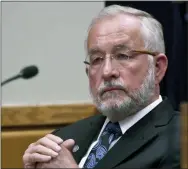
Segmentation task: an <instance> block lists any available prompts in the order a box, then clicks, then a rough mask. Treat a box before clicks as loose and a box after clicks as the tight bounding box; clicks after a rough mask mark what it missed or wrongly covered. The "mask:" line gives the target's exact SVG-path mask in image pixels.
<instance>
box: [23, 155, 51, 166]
mask: <svg viewBox="0 0 188 169" xmlns="http://www.w3.org/2000/svg"><path fill="white" fill-rule="evenodd" d="M51 158H52V157H51V156H46V155H42V154H38V153H33V154H25V155H24V156H23V161H24V163H25V164H32V163H36V162H48V161H49V160H51Z"/></svg>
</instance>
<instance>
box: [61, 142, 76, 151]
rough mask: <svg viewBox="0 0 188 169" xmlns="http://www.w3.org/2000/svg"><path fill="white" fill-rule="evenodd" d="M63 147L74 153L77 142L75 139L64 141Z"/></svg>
mask: <svg viewBox="0 0 188 169" xmlns="http://www.w3.org/2000/svg"><path fill="white" fill-rule="evenodd" d="M61 145H63V146H64V147H66V148H67V149H68V150H69V151H72V149H73V147H74V145H75V141H74V140H73V139H68V140H66V141H64V142H63V143H62V144H61Z"/></svg>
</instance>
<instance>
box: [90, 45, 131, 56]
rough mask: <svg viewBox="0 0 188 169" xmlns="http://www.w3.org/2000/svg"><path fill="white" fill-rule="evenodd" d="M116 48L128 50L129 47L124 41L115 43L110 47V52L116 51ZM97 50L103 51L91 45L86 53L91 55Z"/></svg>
mask: <svg viewBox="0 0 188 169" xmlns="http://www.w3.org/2000/svg"><path fill="white" fill-rule="evenodd" d="M117 50H129V47H128V46H127V45H126V44H125V43H121V44H116V45H115V46H113V48H112V53H114V52H116V51H117ZM97 52H100V53H103V52H104V51H102V50H101V49H100V48H99V47H98V46H93V47H91V48H90V49H89V50H88V55H92V54H94V53H97Z"/></svg>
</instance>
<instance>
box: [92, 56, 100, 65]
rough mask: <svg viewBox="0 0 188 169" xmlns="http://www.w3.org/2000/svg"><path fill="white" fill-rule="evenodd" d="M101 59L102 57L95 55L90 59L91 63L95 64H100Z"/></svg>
mask: <svg viewBox="0 0 188 169" xmlns="http://www.w3.org/2000/svg"><path fill="white" fill-rule="evenodd" d="M102 61H103V58H102V57H96V58H93V59H91V64H92V65H97V64H100V63H101V62H102Z"/></svg>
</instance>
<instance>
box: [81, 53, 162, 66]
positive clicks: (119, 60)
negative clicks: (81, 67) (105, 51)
mask: <svg viewBox="0 0 188 169" xmlns="http://www.w3.org/2000/svg"><path fill="white" fill-rule="evenodd" d="M135 54H148V55H152V56H156V55H158V54H159V52H150V51H147V50H129V51H125V52H117V53H116V54H112V55H111V56H110V58H111V59H112V60H114V62H115V63H116V64H121V65H126V64H127V63H128V62H129V61H130V60H131V58H134V56H135ZM105 58H107V57H104V56H103V55H101V54H100V53H95V54H93V55H89V56H87V57H86V59H85V61H84V63H85V64H86V65H89V66H91V67H92V68H99V67H100V66H101V65H102V64H103V63H104V60H105Z"/></svg>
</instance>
